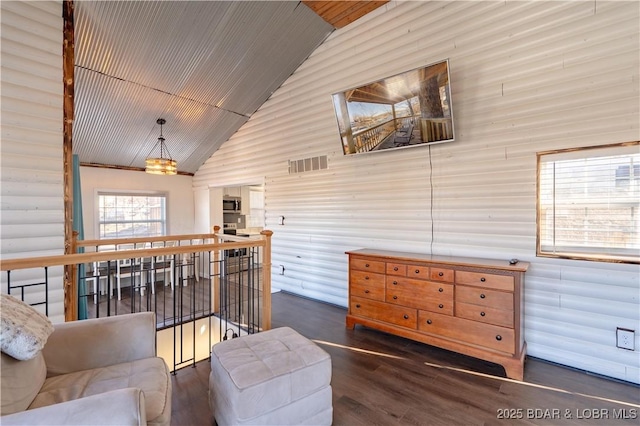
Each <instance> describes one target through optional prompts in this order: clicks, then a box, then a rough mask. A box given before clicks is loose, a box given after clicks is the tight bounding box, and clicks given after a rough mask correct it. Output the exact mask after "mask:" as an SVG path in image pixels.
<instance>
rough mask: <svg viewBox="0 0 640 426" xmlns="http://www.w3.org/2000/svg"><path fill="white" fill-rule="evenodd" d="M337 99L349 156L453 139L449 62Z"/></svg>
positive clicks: (338, 95) (345, 93) (354, 90)
mask: <svg viewBox="0 0 640 426" xmlns="http://www.w3.org/2000/svg"><path fill="white" fill-rule="evenodd" d="M332 97H333V107H334V109H335V113H336V118H337V119H338V129H339V131H340V139H341V142H342V151H343V152H344V154H345V155H353V154H360V153H365V152H378V151H386V150H389V149H401V148H408V147H415V146H423V145H429V144H435V143H443V142H452V141H453V140H454V136H455V134H454V128H453V109H452V105H451V90H450V87H449V60H444V61H441V62H437V63H434V64H431V65H427V66H424V67H421V68H416V69H413V70H410V71H407V72H403V73H402V74H397V75H394V76H391V77H386V78H383V79H381V80H378V81H374V82H372V83H367V84H364V85H362V86H359V87H354V88H352V89H348V90H345V91H342V92H338V93H334V94H333V95H332Z"/></svg>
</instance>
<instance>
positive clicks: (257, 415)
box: [209, 327, 333, 426]
mask: <svg viewBox="0 0 640 426" xmlns="http://www.w3.org/2000/svg"><path fill="white" fill-rule="evenodd" d="M209 402H210V405H211V411H212V413H213V416H214V418H215V420H216V422H217V423H218V425H220V426H222V425H330V424H331V422H332V420H333V406H332V403H331V358H330V357H329V354H328V353H326V352H325V351H324V350H322V349H320V347H318V346H317V345H316V344H315V343H313V342H312V341H310V340H309V339H307V338H306V337H304V336H302V335H300V334H298V333H297V332H296V331H295V330H293V329H291V328H289V327H282V328H276V329H273V330H269V331H264V332H262V333H257V334H251V335H248V336H241V337H238V338H235V339H231V340H225V341H222V342H220V343H217V344H215V345H213V348H212V350H211V375H210V376H209Z"/></svg>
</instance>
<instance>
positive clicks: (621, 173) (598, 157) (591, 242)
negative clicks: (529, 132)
mask: <svg viewBox="0 0 640 426" xmlns="http://www.w3.org/2000/svg"><path fill="white" fill-rule="evenodd" d="M537 196H538V208H537V210H538V211H537V226H538V232H537V255H538V256H548V257H564V258H573V259H585V260H599V261H609V262H628V263H640V142H637V141H636V142H630V143H624V144H615V145H607V146H601V147H590V148H579V149H569V150H562V151H553V152H541V153H538V194H537Z"/></svg>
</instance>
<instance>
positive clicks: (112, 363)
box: [0, 312, 171, 425]
mask: <svg viewBox="0 0 640 426" xmlns="http://www.w3.org/2000/svg"><path fill="white" fill-rule="evenodd" d="M155 333H156V329H155V315H154V314H153V313H151V312H144V313H137V314H127V315H119V316H114V317H107V318H100V319H90V320H84V321H75V322H68V323H64V324H57V325H55V327H54V331H53V333H51V335H50V336H49V338H48V340H47V342H46V344H45V346H44V349H42V351H40V352H39V353H38V354H37V356H36V357H34V358H33V359H29V360H26V361H19V360H17V359H14V358H12V357H10V356H9V355H6V354H5V353H2V366H1V370H0V374H1V385H2V394H1V398H2V417H0V423H1V424H2V425H13V424H22V425H25V424H29V425H92V424H93V425H98V424H99V425H147V424H148V425H169V424H170V421H171V377H170V373H169V369H168V368H167V365H166V363H165V362H164V360H163V359H162V358H158V357H156V355H155V353H156V351H155Z"/></svg>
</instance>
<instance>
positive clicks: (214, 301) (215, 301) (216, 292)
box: [211, 225, 220, 313]
mask: <svg viewBox="0 0 640 426" xmlns="http://www.w3.org/2000/svg"><path fill="white" fill-rule="evenodd" d="M219 232H220V226H218V225H216V226H214V227H213V243H214V244H217V243H219V242H220V237H219V236H218V233H219ZM211 285H212V286H213V287H212V289H211V312H213V313H215V312H219V311H220V299H219V296H220V250H214V251H213V279H212V280H211Z"/></svg>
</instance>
